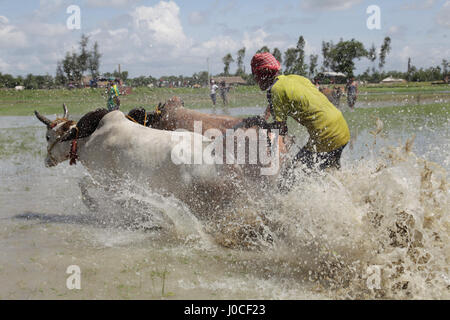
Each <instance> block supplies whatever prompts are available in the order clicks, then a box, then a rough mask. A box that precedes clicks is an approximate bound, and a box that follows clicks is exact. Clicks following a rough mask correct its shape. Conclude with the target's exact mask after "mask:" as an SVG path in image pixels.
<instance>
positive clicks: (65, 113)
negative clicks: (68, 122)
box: [63, 103, 69, 119]
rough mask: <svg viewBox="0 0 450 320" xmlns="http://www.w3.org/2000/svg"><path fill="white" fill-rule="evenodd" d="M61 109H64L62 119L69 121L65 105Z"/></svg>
mask: <svg viewBox="0 0 450 320" xmlns="http://www.w3.org/2000/svg"><path fill="white" fill-rule="evenodd" d="M63 109H64V116H63V119H69V118H68V116H69V110H68V109H67V107H66V104H65V103H63Z"/></svg>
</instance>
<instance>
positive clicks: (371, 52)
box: [367, 43, 377, 62]
mask: <svg viewBox="0 0 450 320" xmlns="http://www.w3.org/2000/svg"><path fill="white" fill-rule="evenodd" d="M367 58H368V59H369V60H370V61H372V62H374V61H375V60H376V59H377V48H375V44H373V43H372V47H370V49H369V52H368V53H367Z"/></svg>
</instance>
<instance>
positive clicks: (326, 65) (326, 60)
mask: <svg viewBox="0 0 450 320" xmlns="http://www.w3.org/2000/svg"><path fill="white" fill-rule="evenodd" d="M333 47H334V45H333V42H332V41H330V42H325V41H322V56H323V66H322V71H328V70H329V69H330V68H331V56H330V51H331V49H332V48H333Z"/></svg>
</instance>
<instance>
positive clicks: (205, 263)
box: [0, 96, 450, 299]
mask: <svg viewBox="0 0 450 320" xmlns="http://www.w3.org/2000/svg"><path fill="white" fill-rule="evenodd" d="M359 101H361V104H363V103H364V99H363V96H361V99H360V100H359ZM249 105H250V104H249ZM392 105H393V104H392V103H390V104H388V105H384V106H377V105H375V106H374V105H367V106H362V107H360V108H358V105H357V109H356V110H355V111H354V112H349V111H345V109H344V111H345V112H344V115H345V117H346V119H347V121H348V123H349V126H350V131H351V134H352V140H351V142H350V144H349V146H347V148H346V149H345V151H344V153H343V158H342V165H343V167H342V170H341V171H339V172H330V173H326V174H324V175H322V176H319V177H314V178H312V177H308V176H302V172H298V175H299V176H301V180H300V181H301V183H298V184H297V185H296V187H295V188H293V189H292V190H291V191H290V192H288V193H284V194H282V193H279V192H277V190H275V189H274V190H269V191H268V190H265V192H267V200H266V201H262V202H260V203H253V204H251V205H246V206H245V205H244V206H243V207H245V208H246V210H248V208H249V207H250V208H255V209H254V210H262V211H264V212H265V214H266V216H267V218H268V219H269V220H270V221H271V222H272V225H274V226H276V227H274V228H272V230H271V232H272V237H273V242H271V243H269V244H267V243H262V244H261V245H255V246H253V247H239V246H234V247H226V246H224V245H223V243H224V242H225V243H229V242H230V241H231V242H233V241H234V240H236V239H233V238H232V237H233V234H228V235H226V236H228V237H231V238H230V239H225V240H226V241H224V239H223V238H222V239H218V237H217V235H214V234H211V233H209V232H208V227H207V226H206V225H204V224H203V223H202V222H201V221H199V220H197V219H196V217H195V214H194V213H193V212H190V210H189V209H187V207H186V206H185V205H184V204H183V203H181V202H180V201H178V200H177V199H174V198H173V197H162V196H160V195H158V194H157V193H152V192H149V191H148V190H145V189H144V188H140V186H136V185H133V183H130V184H129V185H126V184H124V185H123V186H122V188H120V189H119V190H118V191H117V192H115V193H114V194H107V193H106V194H105V193H104V191H101V190H93V192H94V193H93V194H96V195H97V197H98V199H100V204H101V205H100V207H99V208H98V210H96V211H91V210H89V209H88V208H87V207H86V206H85V205H84V204H83V201H82V197H81V193H80V188H79V185H78V184H79V182H80V180H81V179H83V178H84V177H85V176H87V175H88V173H87V172H86V170H85V169H84V168H83V167H82V166H81V165H77V166H69V164H68V163H64V164H61V165H59V166H57V167H55V168H46V167H45V166H44V158H45V155H46V146H47V144H46V141H45V127H44V126H43V125H42V124H41V123H40V122H39V121H38V120H37V119H36V118H34V117H32V116H2V117H0V179H1V183H0V248H1V249H0V283H1V288H0V299H14V298H18V299H366V298H380V299H383V298H393V299H422V298H426V299H449V298H450V274H449V265H450V264H449V262H450V247H449V243H450V241H449V240H450V239H449V235H450V229H449V228H450V220H449V219H450V218H449V217H450V215H449V209H448V208H449V207H450V206H449V200H450V194H449V190H448V178H449V174H448V173H449V170H450V134H449V127H450V114H449V112H450V106H449V104H448V101H444V102H438V103H433V104H427V105H411V103H408V104H407V105H402V104H399V105H397V106H392ZM262 106H263V105H258V106H256V105H254V107H251V108H245V107H244V106H241V107H240V109H239V108H237V109H231V110H236V111H235V112H234V113H232V114H233V115H238V116H241V115H244V114H257V113H260V112H261V110H262V109H261V107H262ZM60 108H61V107H60V105H59V109H60ZM58 111H59V110H58ZM46 114H49V117H52V119H53V118H54V115H53V116H51V113H48V112H46ZM75 117H76V116H75ZM377 121H378V122H377ZM289 125H290V127H292V133H294V134H295V135H296V143H297V146H296V147H294V149H295V148H296V149H295V150H294V152H295V151H296V150H298V149H299V148H300V147H301V146H302V145H303V144H304V143H305V141H306V138H307V136H306V131H302V130H300V129H295V128H298V127H296V126H295V124H293V123H290V124H289ZM380 126H381V129H380ZM377 127H378V129H380V130H377ZM161 213H162V214H163V215H165V216H166V217H167V218H168V219H169V220H170V221H171V223H170V224H167V225H165V224H163V225H162V228H160V227H161V226H160V225H158V227H156V225H154V221H155V220H154V219H153V217H154V216H156V215H157V214H158V215H159V214H161ZM227 241H228V242H227ZM72 265H76V266H79V268H80V270H81V290H68V288H67V286H66V281H67V278H68V277H69V276H70V275H69V274H67V273H66V270H67V268H68V267H69V266H72Z"/></svg>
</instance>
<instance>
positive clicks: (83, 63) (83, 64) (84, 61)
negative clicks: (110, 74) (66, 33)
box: [77, 34, 91, 80]
mask: <svg viewBox="0 0 450 320" xmlns="http://www.w3.org/2000/svg"><path fill="white" fill-rule="evenodd" d="M88 44H89V36H85V35H84V34H82V35H81V40H80V54H79V55H78V56H77V69H78V70H77V71H78V73H79V74H81V76H80V79H77V80H81V77H82V75H83V73H84V72H85V71H87V70H88V61H89V57H90V56H91V53H90V52H89V51H88V50H87V46H88Z"/></svg>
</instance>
